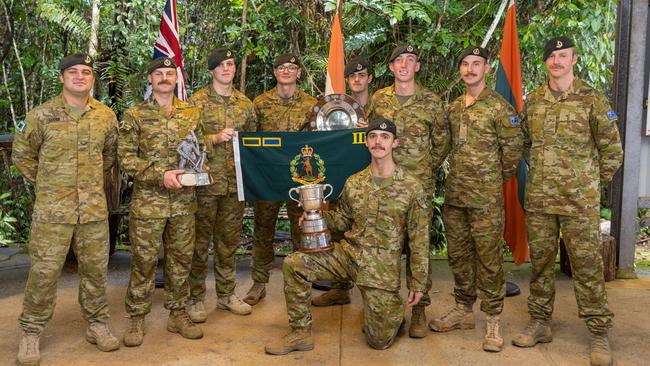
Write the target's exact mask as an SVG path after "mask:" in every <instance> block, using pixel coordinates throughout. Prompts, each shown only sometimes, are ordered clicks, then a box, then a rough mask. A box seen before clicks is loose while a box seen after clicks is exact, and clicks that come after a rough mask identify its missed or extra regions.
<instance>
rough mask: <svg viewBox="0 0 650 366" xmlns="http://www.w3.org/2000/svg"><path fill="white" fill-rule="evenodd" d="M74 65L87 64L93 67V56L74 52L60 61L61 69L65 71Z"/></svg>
mask: <svg viewBox="0 0 650 366" xmlns="http://www.w3.org/2000/svg"><path fill="white" fill-rule="evenodd" d="M74 65H86V66H90V67H93V58H92V57H90V55H88V54H86V53H74V54H72V55H68V56H66V57H64V58H62V59H61V61H59V70H60V71H63V70H65V69H67V68H68V67H72V66H74Z"/></svg>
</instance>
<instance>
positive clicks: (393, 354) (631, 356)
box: [0, 252, 650, 366]
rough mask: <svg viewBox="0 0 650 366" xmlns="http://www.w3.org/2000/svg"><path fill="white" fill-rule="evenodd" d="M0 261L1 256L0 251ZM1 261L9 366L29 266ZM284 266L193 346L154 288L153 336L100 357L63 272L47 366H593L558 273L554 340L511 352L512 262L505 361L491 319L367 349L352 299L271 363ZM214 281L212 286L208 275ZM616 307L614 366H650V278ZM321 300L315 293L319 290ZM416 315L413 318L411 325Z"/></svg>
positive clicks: (3, 359)
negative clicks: (489, 331) (170, 323)
mask: <svg viewBox="0 0 650 366" xmlns="http://www.w3.org/2000/svg"><path fill="white" fill-rule="evenodd" d="M0 254H2V253H0ZM2 259H4V260H0V309H2V311H1V312H0V365H12V364H13V363H14V359H15V354H16V352H17V348H18V336H19V328H18V323H17V321H16V319H17V317H18V315H19V314H20V309H21V302H22V291H23V287H24V284H25V280H26V277H27V270H28V266H29V259H28V258H27V256H25V255H22V254H15V253H13V254H12V253H10V254H9V255H5V257H4V258H2ZM129 260H130V256H129V254H128V253H126V252H118V253H116V254H115V255H114V256H113V257H112V258H111V261H110V265H109V277H110V278H109V280H110V286H109V289H108V295H109V302H110V306H111V314H112V323H111V326H112V328H113V329H114V331H115V333H116V334H117V335H119V336H120V338H121V335H122V334H123V332H124V330H125V329H126V326H127V319H126V318H125V313H124V306H123V303H124V294H125V291H126V285H127V283H128V273H129ZM281 260H282V258H277V260H276V263H275V267H274V269H273V273H272V276H271V283H270V286H269V289H268V291H267V293H268V295H267V298H266V299H264V300H263V301H262V302H261V303H260V304H259V305H257V306H256V307H255V308H254V312H253V314H252V315H250V316H245V317H241V316H236V315H233V314H230V313H229V312H226V311H223V310H216V309H215V310H212V311H211V312H210V313H209V317H208V321H207V323H205V324H204V325H203V326H202V327H203V331H204V333H205V337H204V338H203V339H201V340H197V341H190V340H186V339H183V338H181V337H180V336H178V335H175V334H171V333H168V332H167V331H166V329H165V325H166V321H167V315H168V312H167V311H165V310H164V309H162V291H161V290H156V293H155V295H154V307H153V311H152V313H151V314H150V315H149V316H147V318H146V319H147V335H146V337H145V341H144V344H143V345H142V346H141V347H138V348H126V347H122V348H121V349H120V350H119V351H117V352H112V353H103V352H99V351H97V350H96V349H95V348H94V347H93V346H92V345H90V344H88V343H87V342H86V341H85V340H84V337H83V334H84V329H85V323H84V321H83V320H82V318H81V315H80V311H79V307H78V305H77V290H76V286H77V284H78V280H77V276H76V270H75V267H74V265H68V266H66V267H65V269H64V270H63V274H62V276H61V280H60V282H59V291H58V304H57V307H56V311H55V314H54V318H53V319H52V321H51V322H50V324H49V326H48V327H47V328H46V330H45V331H44V334H43V337H42V341H41V355H42V364H43V365H66V366H67V365H74V366H82V365H125V364H129V365H264V366H271V365H354V366H359V365H434V364H435V365H495V366H496V365H499V366H506V365H527V366H528V365H530V366H534V365H567V366H568V365H571V366H573V365H588V364H589V361H588V339H589V334H588V332H587V330H586V328H585V326H584V324H583V323H582V321H580V320H579V319H578V318H577V311H576V304H575V299H574V296H573V289H572V285H571V281H570V279H569V278H567V277H566V276H564V275H562V274H558V280H557V295H556V313H555V316H554V321H553V324H552V327H553V332H554V341H553V342H552V343H550V344H546V345H539V346H537V347H535V348H532V349H520V348H516V347H514V346H511V345H510V340H511V339H512V336H513V334H514V333H515V332H516V331H519V330H520V329H521V328H522V327H523V326H524V324H525V322H526V321H527V319H528V316H527V314H526V296H527V294H528V288H527V285H526V284H527V281H528V278H529V275H530V269H529V267H528V266H527V265H524V266H522V267H521V268H514V267H513V266H512V265H511V264H508V268H509V272H510V275H511V278H512V279H514V280H515V281H516V282H518V283H519V284H520V285H522V290H523V294H522V295H520V296H517V297H513V298H508V299H507V300H506V305H505V311H504V314H503V316H502V319H503V326H504V330H503V333H504V338H505V340H506V348H505V349H504V351H503V352H501V353H498V354H488V353H485V352H483V351H482V350H481V348H480V347H481V339H482V336H483V332H484V320H485V317H484V315H482V314H477V328H476V329H475V330H467V331H456V332H452V333H448V334H434V333H430V334H429V336H428V337H427V338H425V339H421V340H416V339H410V338H408V335H407V334H406V333H405V332H404V333H402V334H401V337H400V338H399V339H398V340H397V341H396V343H395V345H394V346H393V347H392V348H390V349H388V350H386V351H374V350H371V349H370V348H368V347H367V346H366V344H365V341H364V338H363V335H362V334H361V322H362V318H361V297H360V295H359V293H358V291H356V290H355V291H354V296H353V300H352V304H350V305H345V306H335V307H330V308H315V309H314V336H315V341H316V348H315V349H314V351H311V352H299V353H293V354H291V355H288V356H267V355H265V354H264V353H263V347H264V344H265V343H266V342H267V341H269V340H271V339H272V338H274V337H276V336H280V335H283V334H285V333H286V332H287V331H288V326H287V317H286V312H285V304H284V296H283V294H282V278H281V273H280V272H279V268H280V267H279V266H280V264H281ZM248 267H249V259H248V258H241V259H240V260H239V261H238V283H239V286H238V288H237V292H238V293H240V294H242V293H244V292H245V291H246V290H247V288H248V287H249V286H250V284H251V281H250V279H249V272H248ZM435 267H436V269H435V273H434V276H435V278H434V291H432V292H433V293H432V297H433V304H432V305H431V306H430V307H429V308H428V309H427V315H428V316H429V317H431V316H433V315H438V314H440V313H442V312H444V311H445V310H447V309H448V307H450V306H451V305H452V303H453V299H452V297H451V295H450V294H451V291H452V285H453V284H452V280H451V275H450V273H449V270H448V268H447V262H446V261H444V260H439V261H436V266H435ZM210 283H211V284H212V283H213V279H212V275H210ZM209 287H210V290H209V291H210V292H209V294H208V295H209V296H208V299H209V300H208V301H207V305H208V307H209V308H210V309H214V306H215V304H216V299H215V294H214V288H213V286H209ZM607 287H608V293H609V299H610V305H611V308H612V310H613V311H614V313H616V318H615V323H616V326H615V328H614V330H613V332H612V345H613V351H614V355H615V358H616V361H617V363H616V364H617V365H619V366H622V365H630V366H632V365H635V366H636V365H648V364H650V361H648V360H650V348H649V347H648V338H649V337H650V315H649V311H648V303H649V299H650V292H649V291H648V290H650V280H649V279H639V280H631V281H625V282H623V281H614V282H610V283H608V285H607ZM315 292H316V291H315ZM409 316H410V312H409V313H407V318H408V317H409Z"/></svg>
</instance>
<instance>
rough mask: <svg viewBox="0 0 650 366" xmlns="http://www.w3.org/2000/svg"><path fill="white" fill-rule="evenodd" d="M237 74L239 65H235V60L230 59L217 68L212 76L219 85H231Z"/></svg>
mask: <svg viewBox="0 0 650 366" xmlns="http://www.w3.org/2000/svg"><path fill="white" fill-rule="evenodd" d="M236 72H237V65H236V64H235V59H234V58H229V59H227V60H223V61H222V62H221V63H220V64H219V66H217V67H215V68H214V69H213V70H212V76H213V77H214V80H215V81H216V82H217V83H219V84H223V85H230V84H232V81H233V79H234V78H235V73H236Z"/></svg>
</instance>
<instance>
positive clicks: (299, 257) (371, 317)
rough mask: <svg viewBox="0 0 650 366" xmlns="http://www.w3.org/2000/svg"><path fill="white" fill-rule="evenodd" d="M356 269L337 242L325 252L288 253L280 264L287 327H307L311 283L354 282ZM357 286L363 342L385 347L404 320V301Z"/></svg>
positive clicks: (387, 292) (391, 294)
mask: <svg viewBox="0 0 650 366" xmlns="http://www.w3.org/2000/svg"><path fill="white" fill-rule="evenodd" d="M358 270H359V268H358V266H357V264H356V263H355V262H354V261H353V260H352V258H350V257H349V256H348V255H347V254H346V253H345V252H344V251H343V250H342V249H341V247H340V246H339V244H338V243H337V244H335V247H334V249H333V250H331V251H328V252H322V253H309V254H306V253H300V252H294V253H292V254H290V255H289V256H288V257H287V258H285V260H284V263H283V265H282V272H283V275H284V296H285V300H286V302H287V313H288V315H289V325H290V326H291V327H292V328H294V329H299V328H308V327H311V324H312V315H311V283H312V282H313V281H316V280H323V281H333V282H342V281H354V279H355V278H356V274H357V271H358ZM358 287H359V290H360V291H361V296H362V298H363V315H364V332H365V336H366V340H367V341H368V344H369V345H370V346H371V347H373V348H378V349H384V348H387V347H388V346H390V345H391V344H392V342H393V340H394V339H395V336H396V335H397V332H398V330H399V327H400V325H401V324H402V321H403V319H404V301H403V300H402V297H401V296H400V294H399V292H398V291H387V290H382V289H377V288H370V287H365V286H358Z"/></svg>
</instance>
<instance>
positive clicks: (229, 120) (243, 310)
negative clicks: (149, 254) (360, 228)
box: [189, 48, 256, 323]
mask: <svg viewBox="0 0 650 366" xmlns="http://www.w3.org/2000/svg"><path fill="white" fill-rule="evenodd" d="M208 69H209V70H210V72H211V73H212V83H210V84H209V85H207V86H205V87H204V88H203V89H201V90H199V91H197V92H196V93H195V94H194V95H193V96H192V98H190V101H192V102H194V104H195V105H196V106H197V107H199V108H200V110H201V123H202V125H203V132H204V134H205V138H206V139H209V140H210V141H211V142H212V149H211V151H210V152H209V154H208V165H209V168H210V171H211V172H212V173H213V174H212V176H213V177H214V179H215V182H214V183H213V184H211V185H209V186H204V187H198V188H197V190H196V195H197V197H196V198H197V202H198V206H199V207H198V211H197V213H196V246H195V248H194V257H193V259H192V270H191V272H190V277H189V283H190V309H189V315H190V318H192V320H193V321H194V322H197V323H200V322H204V321H205V320H206V311H205V306H204V300H205V279H206V277H207V275H208V245H209V244H210V241H211V240H212V243H213V248H214V267H213V269H214V277H215V286H216V289H217V307H218V308H220V309H227V310H230V311H231V312H233V313H234V314H239V315H246V314H250V313H251V306H250V305H248V304H246V303H244V302H243V301H241V300H240V299H239V297H237V295H235V285H236V278H235V251H236V250H237V245H238V244H239V237H240V234H241V228H242V217H243V215H244V202H243V201H242V202H240V201H239V200H238V199H237V181H236V177H235V163H234V160H233V151H232V141H231V140H232V138H233V137H234V136H235V132H236V131H255V129H256V118H255V109H254V108H253V103H252V102H251V101H250V100H249V99H248V98H246V96H245V95H244V94H243V93H241V92H240V91H238V90H237V89H235V88H233V79H234V77H235V72H236V70H237V66H236V64H235V56H234V53H233V52H232V50H230V49H228V48H218V49H216V50H214V51H212V52H211V53H210V55H208Z"/></svg>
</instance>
